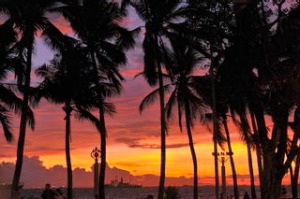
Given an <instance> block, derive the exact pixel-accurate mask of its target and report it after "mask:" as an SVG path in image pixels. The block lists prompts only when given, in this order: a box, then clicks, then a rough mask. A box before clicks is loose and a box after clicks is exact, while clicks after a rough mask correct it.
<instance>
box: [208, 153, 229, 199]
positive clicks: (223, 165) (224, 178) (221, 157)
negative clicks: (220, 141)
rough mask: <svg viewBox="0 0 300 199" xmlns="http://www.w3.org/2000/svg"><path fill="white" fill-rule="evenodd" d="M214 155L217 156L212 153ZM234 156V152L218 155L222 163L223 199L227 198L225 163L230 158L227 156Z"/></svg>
mask: <svg viewBox="0 0 300 199" xmlns="http://www.w3.org/2000/svg"><path fill="white" fill-rule="evenodd" d="M212 155H214V156H215V153H212ZM231 155H233V152H231V153H230V152H224V151H222V152H220V153H217V156H218V157H219V161H220V162H221V176H222V195H221V199H223V198H226V197H227V191H226V170H225V162H226V161H227V159H228V158H226V157H227V156H231Z"/></svg>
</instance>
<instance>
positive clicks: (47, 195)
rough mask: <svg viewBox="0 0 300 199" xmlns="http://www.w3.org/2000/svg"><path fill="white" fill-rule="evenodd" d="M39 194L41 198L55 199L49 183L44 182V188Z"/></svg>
mask: <svg viewBox="0 0 300 199" xmlns="http://www.w3.org/2000/svg"><path fill="white" fill-rule="evenodd" d="M41 196H42V198H43V199H55V198H54V191H53V190H52V189H51V185H50V184H49V183H47V184H45V189H44V191H43V193H42V195H41Z"/></svg>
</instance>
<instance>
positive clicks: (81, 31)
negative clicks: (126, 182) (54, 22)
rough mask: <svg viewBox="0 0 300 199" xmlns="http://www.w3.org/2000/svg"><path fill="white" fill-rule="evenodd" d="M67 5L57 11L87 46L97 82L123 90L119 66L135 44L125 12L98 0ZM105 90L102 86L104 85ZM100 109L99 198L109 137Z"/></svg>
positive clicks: (105, 93)
mask: <svg viewBox="0 0 300 199" xmlns="http://www.w3.org/2000/svg"><path fill="white" fill-rule="evenodd" d="M64 3H65V6H63V7H61V8H59V9H57V10H56V11H57V12H60V13H62V14H63V16H64V17H65V18H66V19H67V20H68V21H69V22H70V24H71V27H72V28H73V29H74V31H75V33H76V35H77V36H78V38H79V39H80V40H81V42H82V43H83V44H84V45H86V47H87V49H88V55H89V57H90V59H91V61H92V67H91V70H93V71H94V73H93V78H94V82H95V84H97V83H98V82H100V81H102V80H103V77H105V78H106V82H107V83H109V82H111V83H112V84H114V88H115V91H116V92H117V93H119V92H120V90H121V84H120V81H122V80H123V78H122V76H121V75H120V73H119V66H120V65H123V64H125V63H126V56H125V53H124V50H126V49H128V48H130V47H133V44H134V40H133V37H132V34H131V32H129V31H127V30H126V29H125V28H122V27H121V26H120V25H119V24H118V22H119V21H120V20H121V19H122V18H123V17H124V14H125V13H124V12H122V11H121V9H120V8H119V7H118V4H117V3H114V2H108V1H99V0H86V1H83V2H82V3H81V4H79V3H78V2H74V1H68V0H66V1H64ZM102 89H103V87H102ZM96 90H98V91H99V92H100V93H99V94H98V96H99V97H100V98H101V99H102V100H105V99H106V97H109V96H108V93H107V92H106V91H105V90H102V91H101V89H100V90H99V88H98V89H96ZM98 108H99V119H100V122H101V129H100V143H101V145H100V149H101V163H100V174H99V198H101V199H104V198H105V189H104V184H105V169H106V136H107V129H106V125H105V115H104V113H105V110H104V107H103V106H102V105H101V106H99V107H98Z"/></svg>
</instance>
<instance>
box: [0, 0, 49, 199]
mask: <svg viewBox="0 0 300 199" xmlns="http://www.w3.org/2000/svg"><path fill="white" fill-rule="evenodd" d="M53 4H54V1H52V0H45V1H39V0H29V1H28V0H20V1H19V0H11V1H1V4H0V10H2V11H3V10H5V11H6V12H7V13H9V17H10V20H11V21H12V22H13V23H14V26H15V28H16V29H17V30H19V31H20V38H21V39H20V41H19V49H20V51H21V52H20V55H22V54H23V53H24V54H25V60H26V68H25V69H24V74H22V75H21V74H18V75H20V76H19V78H21V76H23V77H24V78H23V77H22V78H21V80H22V81H20V82H22V87H23V104H22V114H21V120H20V129H19V140H18V149H17V161H16V168H15V172H14V176H13V182H12V196H11V198H16V197H17V192H18V184H19V182H20V176H21V171H22V164H23V153H24V144H25V137H26V123H27V121H28V114H27V113H28V111H27V110H28V109H27V107H28V101H29V93H30V73H31V65H32V52H33V50H34V37H35V34H36V33H37V31H38V30H43V29H44V28H45V27H47V25H48V24H49V23H50V22H49V21H48V19H47V18H46V12H47V10H48V9H49V8H50V7H51V6H52V5H53Z"/></svg>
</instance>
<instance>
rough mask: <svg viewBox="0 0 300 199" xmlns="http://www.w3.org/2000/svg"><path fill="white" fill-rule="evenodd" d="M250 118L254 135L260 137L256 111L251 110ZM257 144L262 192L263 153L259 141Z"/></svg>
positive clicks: (261, 188)
mask: <svg viewBox="0 0 300 199" xmlns="http://www.w3.org/2000/svg"><path fill="white" fill-rule="evenodd" d="M250 118H251V124H252V129H253V132H254V135H255V136H256V137H257V138H258V137H259V136H258V130H257V125H256V122H255V116H254V113H253V112H252V111H251V110H250ZM255 144H256V158H257V166H258V176H259V181H260V190H261V192H262V190H263V185H262V184H263V182H264V178H263V164H262V158H261V157H262V154H261V148H260V147H259V144H258V142H257V141H256V142H255ZM263 196H264V193H261V197H262V198H263Z"/></svg>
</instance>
